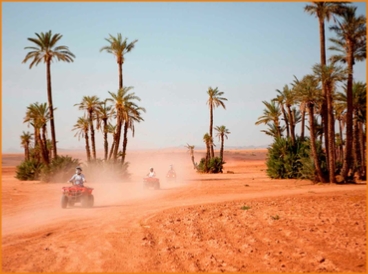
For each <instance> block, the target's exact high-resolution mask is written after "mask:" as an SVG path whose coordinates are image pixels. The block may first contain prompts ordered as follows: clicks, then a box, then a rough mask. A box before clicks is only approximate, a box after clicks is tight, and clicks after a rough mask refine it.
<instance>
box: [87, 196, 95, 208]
mask: <svg viewBox="0 0 368 274" xmlns="http://www.w3.org/2000/svg"><path fill="white" fill-rule="evenodd" d="M88 198H89V200H88V207H93V205H94V203H95V198H94V197H93V195H91V196H88Z"/></svg>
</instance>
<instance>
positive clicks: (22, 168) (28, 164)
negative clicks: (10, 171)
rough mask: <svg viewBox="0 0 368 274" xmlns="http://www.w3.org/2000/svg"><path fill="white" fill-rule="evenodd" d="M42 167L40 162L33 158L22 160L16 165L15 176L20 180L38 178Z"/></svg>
mask: <svg viewBox="0 0 368 274" xmlns="http://www.w3.org/2000/svg"><path fill="white" fill-rule="evenodd" d="M42 167H43V165H42V163H40V162H38V161H36V160H34V159H31V160H28V161H23V162H22V163H21V164H20V165H19V166H17V167H16V171H15V173H16V175H15V178H17V179H18V180H21V181H35V180H39V179H40V174H41V170H42Z"/></svg>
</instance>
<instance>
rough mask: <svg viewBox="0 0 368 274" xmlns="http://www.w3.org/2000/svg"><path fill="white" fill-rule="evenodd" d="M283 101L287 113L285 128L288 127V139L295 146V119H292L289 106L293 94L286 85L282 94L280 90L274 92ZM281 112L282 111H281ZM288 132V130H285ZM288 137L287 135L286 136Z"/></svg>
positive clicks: (292, 102)
mask: <svg viewBox="0 0 368 274" xmlns="http://www.w3.org/2000/svg"><path fill="white" fill-rule="evenodd" d="M276 91H277V92H278V93H279V94H280V95H281V96H282V98H283V99H284V100H283V103H284V104H285V105H286V109H287V113H288V115H287V116H288V118H287V120H288V123H287V124H286V127H288V126H290V137H291V142H292V144H295V117H293V112H292V110H291V106H292V105H293V104H294V94H293V90H292V89H290V88H289V87H288V85H285V86H284V88H283V90H282V92H281V91H280V90H278V89H277V90H276ZM281 110H282V109H281ZM287 131H288V132H289V129H287ZM287 136H289V135H287Z"/></svg>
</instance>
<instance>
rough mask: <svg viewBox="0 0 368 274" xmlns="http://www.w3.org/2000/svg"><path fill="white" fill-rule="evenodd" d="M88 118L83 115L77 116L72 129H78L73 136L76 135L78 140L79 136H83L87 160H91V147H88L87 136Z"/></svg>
mask: <svg viewBox="0 0 368 274" xmlns="http://www.w3.org/2000/svg"><path fill="white" fill-rule="evenodd" d="M89 127H90V124H89V119H88V118H86V117H85V116H84V117H79V118H78V120H77V123H76V124H75V125H74V126H73V129H72V130H73V131H74V130H78V131H77V133H76V134H75V135H74V136H78V140H80V138H81V137H82V138H84V139H85V142H86V146H85V148H86V153H87V161H88V162H89V161H91V149H90V147H89V137H88V131H89Z"/></svg>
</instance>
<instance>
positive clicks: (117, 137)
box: [114, 115, 123, 162]
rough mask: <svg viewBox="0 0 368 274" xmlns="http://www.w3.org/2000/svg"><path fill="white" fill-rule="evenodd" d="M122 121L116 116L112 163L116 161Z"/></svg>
mask: <svg viewBox="0 0 368 274" xmlns="http://www.w3.org/2000/svg"><path fill="white" fill-rule="evenodd" d="M122 123H123V120H122V119H121V117H120V115H118V120H117V123H116V134H115V140H114V162H116V160H117V159H118V150H119V144H120V136H121V127H122Z"/></svg>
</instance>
